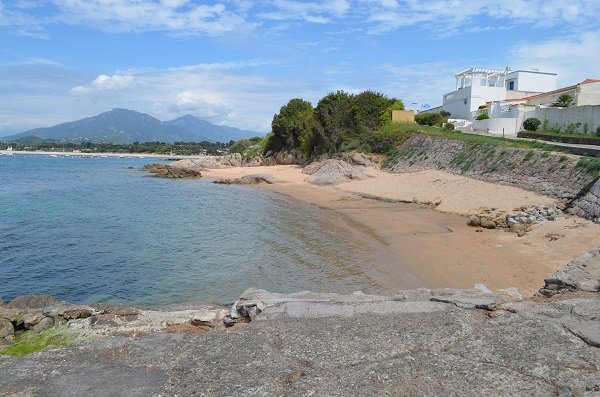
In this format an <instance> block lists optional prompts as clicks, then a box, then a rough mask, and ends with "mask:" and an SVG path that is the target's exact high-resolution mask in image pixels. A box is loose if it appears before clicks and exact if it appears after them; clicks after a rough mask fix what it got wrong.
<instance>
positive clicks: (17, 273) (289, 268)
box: [0, 155, 378, 305]
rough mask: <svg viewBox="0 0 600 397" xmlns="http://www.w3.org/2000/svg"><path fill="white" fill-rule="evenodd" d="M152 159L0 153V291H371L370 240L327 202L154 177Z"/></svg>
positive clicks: (213, 294)
mask: <svg viewBox="0 0 600 397" xmlns="http://www.w3.org/2000/svg"><path fill="white" fill-rule="evenodd" d="M151 161H152V160H150V159H125V158H79V157H50V156H45V155H35V156H33V155H14V156H0V297H2V298H3V299H4V300H5V301H8V300H10V299H12V298H14V297H15V296H18V295H23V294H31V293H35V294H42V293H47V294H52V295H55V296H57V297H59V298H60V299H64V300H67V301H70V302H73V303H85V302H120V303H132V304H146V305H151V304H164V303H178V302H184V301H190V300H205V301H214V302H222V303H226V302H231V301H233V300H234V299H235V298H236V297H237V296H238V295H239V294H240V293H241V292H243V291H244V290H245V289H246V288H249V287H258V288H264V289H267V290H270V291H280V292H293V291H297V290H303V289H310V290H313V291H331V292H350V291H354V290H365V291H373V292H376V291H377V290H378V287H377V286H376V285H375V284H374V282H373V281H372V280H371V279H370V278H369V276H368V275H366V274H362V273H361V272H360V271H358V270H357V269H356V266H355V265H356V258H357V257H360V256H361V255H364V253H365V251H366V250H368V248H367V247H365V246H364V245H363V244H362V243H360V242H357V241H354V240H352V239H351V238H350V237H349V236H347V235H344V234H343V233H341V232H340V231H339V230H337V229H336V228H334V227H333V223H332V222H331V220H328V218H327V216H324V214H323V212H324V211H322V210H319V209H316V208H314V207H309V206H307V205H300V204H299V203H296V202H294V201H291V200H289V199H286V198H284V197H281V196H279V195H276V194H274V193H270V192H268V191H265V190H261V189H257V188H252V187H244V186H227V185H215V184H212V183H210V182H211V181H210V180H206V179H198V180H166V179H157V178H153V177H149V176H147V174H145V173H143V172H141V171H140V170H139V168H140V167H141V166H142V165H143V164H145V163H148V162H151ZM129 167H134V168H133V169H130V168H129Z"/></svg>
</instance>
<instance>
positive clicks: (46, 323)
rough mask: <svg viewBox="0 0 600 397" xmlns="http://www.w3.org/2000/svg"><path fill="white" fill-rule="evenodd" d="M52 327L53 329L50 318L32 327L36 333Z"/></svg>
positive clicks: (45, 318)
mask: <svg viewBox="0 0 600 397" xmlns="http://www.w3.org/2000/svg"><path fill="white" fill-rule="evenodd" d="M52 327H54V320H53V319H51V318H50V317H44V318H43V319H42V320H40V322H39V323H37V324H36V325H34V326H33V330H34V331H36V332H42V331H45V330H47V329H50V328H52Z"/></svg>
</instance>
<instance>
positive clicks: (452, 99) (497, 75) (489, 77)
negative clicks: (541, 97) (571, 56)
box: [427, 68, 557, 120]
mask: <svg viewBox="0 0 600 397" xmlns="http://www.w3.org/2000/svg"><path fill="white" fill-rule="evenodd" d="M455 77H456V90H454V91H452V92H449V93H447V94H446V95H444V97H443V105H442V106H439V107H437V108H434V109H429V110H428V111H427V112H428V113H431V112H440V111H442V110H445V111H446V112H449V113H450V115H451V117H452V118H453V119H465V120H472V119H473V118H474V112H476V111H477V109H479V107H480V106H482V105H485V104H486V103H488V102H496V101H505V100H514V99H520V98H525V97H530V96H532V95H535V94H539V93H543V92H548V91H552V90H556V78H557V75H556V73H546V72H540V71H538V70H515V71H512V70H511V69H510V68H506V69H504V70H502V69H485V68H469V69H466V70H463V71H462V72H459V73H457V74H456V75H455Z"/></svg>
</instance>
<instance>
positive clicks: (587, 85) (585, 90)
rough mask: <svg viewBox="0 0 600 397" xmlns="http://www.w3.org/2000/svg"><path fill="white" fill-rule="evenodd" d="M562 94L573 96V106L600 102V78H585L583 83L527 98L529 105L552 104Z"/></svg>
mask: <svg viewBox="0 0 600 397" xmlns="http://www.w3.org/2000/svg"><path fill="white" fill-rule="evenodd" d="M561 95H569V96H571V98H573V104H572V106H583V105H598V104H600V80H596V79H585V80H583V81H582V82H581V83H578V84H575V85H572V86H569V87H563V88H560V89H557V90H553V91H549V92H544V93H543V94H537V95H533V96H529V97H527V98H525V99H526V100H527V101H526V102H525V103H526V104H527V105H534V106H538V105H541V106H552V105H553V104H554V103H555V102H556V101H557V100H558V97H560V96H561Z"/></svg>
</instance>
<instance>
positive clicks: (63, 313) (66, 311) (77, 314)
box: [58, 306, 94, 320]
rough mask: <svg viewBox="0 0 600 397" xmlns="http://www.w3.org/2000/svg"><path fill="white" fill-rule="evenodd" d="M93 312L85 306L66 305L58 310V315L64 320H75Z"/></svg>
mask: <svg viewBox="0 0 600 397" xmlns="http://www.w3.org/2000/svg"><path fill="white" fill-rule="evenodd" d="M93 313H94V310H93V309H92V308H90V307H85V306H66V307H64V308H62V309H60V310H58V316H59V317H62V318H64V319H65V320H76V319H80V318H88V317H91V315H92V314H93Z"/></svg>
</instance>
